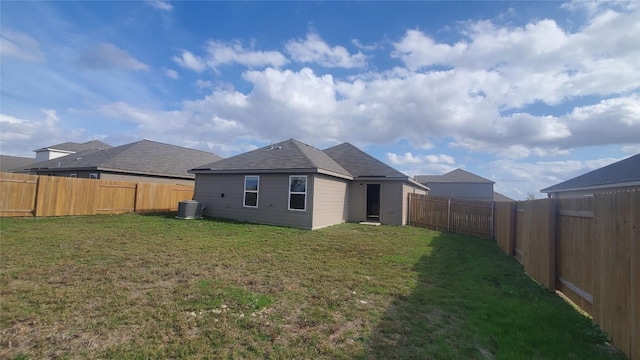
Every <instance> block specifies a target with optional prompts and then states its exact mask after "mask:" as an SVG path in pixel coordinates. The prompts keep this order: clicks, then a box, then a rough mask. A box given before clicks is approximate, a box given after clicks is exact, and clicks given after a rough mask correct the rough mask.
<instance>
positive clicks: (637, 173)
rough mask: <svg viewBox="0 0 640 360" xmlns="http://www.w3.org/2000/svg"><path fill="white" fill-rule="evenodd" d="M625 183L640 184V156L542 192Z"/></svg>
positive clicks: (631, 157)
mask: <svg viewBox="0 0 640 360" xmlns="http://www.w3.org/2000/svg"><path fill="white" fill-rule="evenodd" d="M625 183H626V184H628V183H640V154H636V155H633V156H630V157H628V158H626V159H624V160H620V161H618V162H615V163H613V164H610V165H607V166H605V167H601V168H599V169H596V170H593V171H591V172H588V173H586V174H583V175H580V176H577V177H574V178H573V179H569V180H567V181H563V182H561V183H559V184H556V185H553V186H550V187H548V188H545V189H542V190H540V191H541V192H544V193H550V192H556V191H569V190H575V189H583V188H593V187H602V186H606V185H613V184H625ZM623 186H624V185H623Z"/></svg>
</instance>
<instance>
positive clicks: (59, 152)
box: [33, 140, 111, 162]
mask: <svg viewBox="0 0 640 360" xmlns="http://www.w3.org/2000/svg"><path fill="white" fill-rule="evenodd" d="M109 148H111V145H109V144H105V143H103V142H102V141H100V140H93V141H87V142H86V143H82V144H78V143H75V142H66V143H62V144H58V145H53V146H48V147H44V148H42V149H37V150H33V151H34V152H35V153H36V159H35V162H40V161H46V160H51V159H57V158H59V157H63V156H67V155H71V154H75V153H79V152H81V151H86V150H105V149H109Z"/></svg>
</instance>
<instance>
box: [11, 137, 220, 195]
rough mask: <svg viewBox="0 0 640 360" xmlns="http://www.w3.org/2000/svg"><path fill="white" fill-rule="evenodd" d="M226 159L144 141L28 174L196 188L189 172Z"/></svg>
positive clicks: (31, 168) (35, 166)
mask: <svg viewBox="0 0 640 360" xmlns="http://www.w3.org/2000/svg"><path fill="white" fill-rule="evenodd" d="M220 159H222V158H221V157H220V156H218V155H216V154H213V153H208V152H205V151H200V150H193V149H188V148H184V147H181V146H175V145H169V144H164V143H160V142H156V141H151V140H141V141H137V142H133V143H129V144H125V145H121V146H117V147H109V148H105V149H87V150H83V151H79V152H75V153H72V154H70V155H66V156H62V157H57V158H54V159H51V160H46V161H40V162H36V163H32V164H29V165H27V166H25V167H24V168H23V170H24V171H25V172H30V173H33V174H36V175H52V176H67V177H77V178H87V179H89V178H91V179H103V180H121V181H135V182H140V181H141V182H155V183H167V184H182V185H193V183H194V179H195V176H194V175H193V174H191V173H189V172H188V170H189V169H191V168H193V167H195V166H199V165H202V164H207V163H210V162H213V161H217V160H220Z"/></svg>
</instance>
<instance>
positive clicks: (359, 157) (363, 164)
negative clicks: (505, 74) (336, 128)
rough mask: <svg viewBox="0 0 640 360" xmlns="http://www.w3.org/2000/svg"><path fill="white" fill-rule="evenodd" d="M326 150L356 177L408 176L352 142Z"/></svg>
mask: <svg viewBox="0 0 640 360" xmlns="http://www.w3.org/2000/svg"><path fill="white" fill-rule="evenodd" d="M324 152H325V153H326V154H327V155H329V156H330V157H331V158H333V159H334V160H335V161H336V162H338V164H340V165H342V167H344V168H345V169H347V171H349V173H350V174H351V175H353V176H354V177H391V178H406V177H407V175H405V174H403V173H401V172H400V171H398V170H396V169H394V168H392V167H391V166H389V165H387V164H385V163H383V162H382V161H380V160H378V159H376V158H374V157H373V156H371V155H369V154H367V153H365V152H364V151H362V150H360V149H358V148H357V147H355V146H353V145H351V144H350V143H348V142H346V143H342V144H340V145H336V146H334V147H330V148H328V149H326V150H324Z"/></svg>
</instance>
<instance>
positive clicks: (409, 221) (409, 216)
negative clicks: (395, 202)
mask: <svg viewBox="0 0 640 360" xmlns="http://www.w3.org/2000/svg"><path fill="white" fill-rule="evenodd" d="M407 197H408V199H407V204H408V205H409V208H408V209H407V225H411V200H413V199H412V198H411V193H407Z"/></svg>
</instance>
